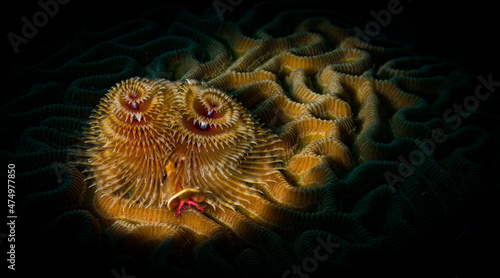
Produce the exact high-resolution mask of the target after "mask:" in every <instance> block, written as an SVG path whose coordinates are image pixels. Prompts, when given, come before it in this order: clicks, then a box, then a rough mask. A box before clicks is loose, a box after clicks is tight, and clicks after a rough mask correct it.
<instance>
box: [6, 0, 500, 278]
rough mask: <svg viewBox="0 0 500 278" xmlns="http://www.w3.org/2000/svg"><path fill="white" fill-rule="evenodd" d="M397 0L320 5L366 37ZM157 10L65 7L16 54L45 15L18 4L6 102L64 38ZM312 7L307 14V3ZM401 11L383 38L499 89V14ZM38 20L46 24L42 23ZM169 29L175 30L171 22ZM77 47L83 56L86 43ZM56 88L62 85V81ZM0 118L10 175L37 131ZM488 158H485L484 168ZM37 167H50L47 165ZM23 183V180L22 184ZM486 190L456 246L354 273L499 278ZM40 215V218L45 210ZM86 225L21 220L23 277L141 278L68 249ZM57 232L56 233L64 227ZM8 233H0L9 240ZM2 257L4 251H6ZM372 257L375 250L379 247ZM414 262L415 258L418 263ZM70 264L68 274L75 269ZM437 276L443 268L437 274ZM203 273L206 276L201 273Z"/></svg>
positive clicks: (91, 253) (88, 252) (440, 244)
mask: <svg viewBox="0 0 500 278" xmlns="http://www.w3.org/2000/svg"><path fill="white" fill-rule="evenodd" d="M222 2H225V1H222ZM234 2H239V3H238V4H237V5H234V7H232V8H233V10H227V11H224V12H223V15H224V21H237V20H238V19H239V18H240V17H241V16H243V15H244V14H245V13H246V12H247V11H248V10H249V9H250V8H251V7H252V6H253V5H254V3H255V2H256V1H247V0H242V1H234ZM389 2H391V1H372V2H370V3H369V4H366V3H363V2H361V1H350V2H349V3H342V4H338V3H335V2H334V1H325V2H323V3H317V4H316V7H317V6H321V7H324V9H334V10H335V11H338V12H341V13H343V14H345V15H346V16H347V17H349V18H350V19H351V20H352V22H354V24H355V26H358V27H359V28H360V29H361V30H364V29H365V27H366V24H367V23H369V22H372V21H374V20H376V19H375V18H374V15H373V14H374V13H375V14H378V15H380V14H381V12H380V11H381V10H386V9H388V6H387V5H388V3H389ZM165 3H166V2H165V1H162V2H161V3H160V4H165ZM182 4H183V5H185V6H186V7H188V8H189V9H190V10H191V11H192V12H193V13H194V14H197V15H199V16H203V15H206V14H216V13H217V11H215V10H214V2H207V3H205V4H199V3H198V2H197V1H184V2H182ZM158 5H159V3H153V2H147V3H142V2H138V1H121V2H119V3H117V4H114V5H110V4H104V3H103V1H100V2H98V1H86V2H83V1H78V2H77V1H69V2H68V3H67V4H58V9H59V10H58V11H57V12H54V16H53V17H47V20H46V23H45V24H40V25H41V26H40V27H38V28H36V29H37V30H36V31H33V30H32V31H33V32H31V34H32V38H25V40H26V41H25V42H26V43H24V42H23V43H21V44H19V45H18V46H13V43H12V42H11V41H9V37H8V35H7V34H9V33H10V32H12V33H15V34H17V35H22V28H23V25H24V24H25V22H24V21H23V20H22V18H23V17H26V18H28V19H30V18H31V19H33V15H35V14H36V13H37V12H39V11H40V10H42V8H41V6H40V5H39V4H37V3H36V2H31V3H14V4H13V6H11V7H9V9H5V10H4V12H3V13H4V15H5V16H4V17H3V24H2V31H3V33H2V34H4V39H3V40H2V46H4V47H3V49H4V50H3V54H2V55H3V56H2V57H3V59H4V60H3V61H4V62H3V64H4V70H5V71H7V72H6V73H4V74H3V76H4V77H5V76H10V77H8V78H14V79H16V78H17V77H18V76H23V77H26V78H27V79H28V80H22V79H19V80H17V79H16V80H17V81H16V82H10V81H7V82H4V83H3V84H7V87H6V88H4V89H3V90H4V91H3V92H2V96H3V97H4V103H7V102H8V101H10V100H13V99H16V98H18V97H19V96H20V95H24V94H26V93H28V92H30V90H31V87H32V86H33V85H34V84H36V82H35V81H33V80H34V79H31V78H32V76H30V75H18V74H19V73H20V72H23V70H24V67H25V66H29V65H33V64H36V63H38V62H39V61H41V60H43V59H44V58H46V57H45V56H44V55H45V54H44V53H50V51H46V52H44V51H39V50H40V49H43V47H44V46H45V45H47V44H51V43H53V42H54V41H57V40H59V39H64V40H69V41H71V40H72V39H73V37H74V35H75V34H76V33H77V30H78V29H80V28H81V27H82V26H83V25H84V23H85V22H87V21H88V20H89V19H93V18H96V17H98V16H100V15H102V14H105V15H109V16H110V18H113V19H112V20H110V21H109V22H110V26H112V25H113V23H114V24H116V25H118V24H120V23H122V22H126V21H128V20H130V19H133V18H135V17H137V15H139V14H141V13H143V12H146V11H150V10H154V9H155V8H156V7H157V6H158ZM287 5H290V4H289V2H284V4H283V6H284V7H286V6H287ZM305 6H306V7H307V5H305ZM398 7H399V8H401V9H402V11H401V12H400V13H398V14H397V15H392V18H391V21H390V23H389V24H388V25H387V26H386V27H383V28H381V29H380V32H381V33H382V34H384V35H386V36H387V37H388V38H391V39H393V40H395V41H397V42H398V43H399V44H401V45H403V46H406V47H410V48H412V50H413V52H414V53H416V54H418V55H419V56H437V57H440V58H442V59H445V60H448V61H451V62H453V63H456V64H459V65H461V66H463V67H464V68H466V69H467V70H468V71H470V72H471V74H472V75H475V76H482V77H483V78H486V79H488V77H490V79H492V80H494V81H496V80H499V81H500V74H497V73H498V72H499V71H498V69H497V65H498V63H497V62H498V60H499V59H498V58H499V54H498V51H497V49H498V47H497V46H498V42H497V40H498V38H497V37H498V36H497V33H498V26H499V24H498V23H496V22H495V9H496V7H491V6H489V5H488V4H485V3H482V2H469V3H467V4H464V3H463V2H460V3H459V2H452V3H450V4H447V5H446V4H443V5H439V6H437V3H436V2H429V3H423V2H422V1H416V0H413V1H400V2H399V5H398ZM273 15H274V14H272V13H271V14H266V13H265V12H263V14H262V18H263V21H264V20H266V19H272V18H273ZM40 20H44V19H43V18H40ZM268 21H270V20H268ZM166 22H168V20H167V21H166ZM16 47H17V48H18V51H17V53H15V52H16V50H15V48H16ZM76 47H77V48H78V45H77V46H76ZM81 47H82V48H85V47H87V46H83V45H82V46H81ZM50 81H51V82H58V80H50ZM478 82H479V81H478ZM478 84H479V83H475V84H472V85H471V87H470V88H476V86H477V85H478ZM499 90H500V89H499ZM493 93H494V92H493ZM497 93H498V92H497ZM62 95H63V94H62V93H60V94H58V93H55V95H54V96H53V99H44V98H41V99H36V98H35V100H34V101H31V100H30V101H28V102H27V103H26V106H27V107H29V108H27V109H26V111H28V110H33V109H36V108H37V107H41V106H43V105H46V104H49V103H53V102H57V99H58V98H59V99H60V101H61V102H62ZM458 99H460V98H458ZM497 103H498V97H492V98H491V99H489V100H487V101H485V103H481V107H483V108H484V110H485V111H486V112H485V114H484V115H483V116H481V117H484V119H485V120H484V122H483V124H480V127H481V128H484V129H485V130H488V131H489V132H491V133H492V134H493V135H492V136H496V138H498V130H497V129H496V127H497V126H498V123H497V122H496V119H498V118H497V117H494V116H492V115H494V114H498V113H497V111H498V109H497V106H496V104H497ZM82 113H84V112H82ZM0 115H2V121H4V122H3V123H2V125H0V126H1V127H2V134H3V135H4V138H6V140H7V143H4V144H3V147H2V156H1V158H2V162H3V165H4V166H3V167H7V166H5V165H7V164H8V163H11V161H9V160H10V159H12V156H10V155H5V154H6V153H8V154H16V155H18V153H17V152H18V149H19V146H18V143H19V141H20V139H21V137H22V136H25V135H23V131H24V130H25V129H27V128H28V127H29V124H25V123H23V122H15V121H13V120H12V118H9V117H8V116H7V115H5V114H0ZM33 122H39V120H37V119H35V120H33ZM465 138H467V137H465ZM470 138H471V140H474V138H475V137H474V136H471V137H470ZM491 138H493V137H491ZM491 138H490V140H492V142H493V141H494V139H491ZM54 144H57V143H54ZM482 150H483V153H477V154H474V157H475V158H476V160H475V161H478V163H481V162H482V161H486V162H487V163H489V164H488V165H485V166H484V167H483V168H482V170H481V171H482V174H483V175H484V177H488V178H490V177H494V176H495V175H494V174H491V171H494V170H495V169H496V167H495V164H497V163H498V161H499V159H498V158H494V157H493V158H492V157H488V156H497V157H498V154H499V149H498V146H497V144H492V146H491V147H490V148H489V149H487V150H489V151H484V148H483V149H482ZM14 156H15V155H14ZM483 157H487V158H486V159H484V160H483V159H482V158H483ZM4 160H5V161H4ZM22 161H28V162H23V163H29V162H30V159H27V160H22ZM31 162H32V163H33V165H35V166H33V165H29V166H26V165H16V166H17V168H18V170H19V171H20V172H23V167H26V168H29V169H30V170H32V169H37V168H39V167H38V165H36V164H37V163H39V162H38V161H37V158H32V159H31ZM492 164H493V165H492ZM39 166H40V167H42V166H43V165H39ZM21 181H23V180H22V179H21ZM30 182H32V183H36V182H38V181H37V180H36V179H35V180H30ZM470 182H474V181H470ZM483 182H484V183H486V184H487V185H488V186H487V190H485V191H482V192H479V193H477V197H475V199H474V200H472V201H471V202H469V203H467V206H465V207H466V208H467V210H466V211H464V212H463V215H464V219H466V223H465V224H464V226H463V227H462V228H463V230H462V232H461V233H460V234H459V236H458V237H456V235H455V234H453V236H454V237H453V238H447V237H446V231H443V234H445V235H444V236H443V235H439V236H436V238H431V239H429V240H430V242H431V244H429V245H426V246H424V247H422V246H413V248H414V249H411V250H408V252H407V256H405V257H403V258H397V257H395V256H394V255H393V254H390V251H387V250H384V249H383V248H382V247H381V249H382V251H381V252H380V253H377V252H375V251H373V250H371V251H370V252H373V254H368V255H367V254H362V255H363V256H360V257H361V258H362V260H366V258H367V257H369V256H373V257H374V260H373V261H368V262H365V261H356V258H351V259H353V260H354V261H355V263H353V264H352V265H355V267H354V268H356V267H361V268H365V269H362V271H361V273H363V274H370V270H369V269H370V268H374V269H377V270H378V271H380V270H381V269H384V268H385V267H386V268H387V269H390V270H391V271H388V273H389V272H390V273H394V272H396V273H401V277H412V275H413V274H415V273H418V274H419V275H423V274H428V275H425V276H427V277H459V278H460V277H472V276H468V275H471V274H478V276H477V277H483V276H481V275H479V274H483V273H488V271H489V270H493V271H494V272H493V273H496V272H497V271H496V272H495V269H494V268H493V264H494V263H495V262H496V260H495V255H490V252H496V251H497V250H498V249H497V248H498V236H497V231H498V229H496V228H492V227H491V226H492V225H494V224H495V222H496V221H495V219H496V218H498V217H496V213H497V212H498V205H497V203H498V202H497V197H498V193H499V191H498V187H499V183H498V179H497V180H496V181H483ZM42 183H43V182H42ZM19 187H22V185H21V184H19ZM18 192H20V193H18V194H17V195H16V202H18V201H19V203H21V202H22V200H23V198H24V197H25V196H29V195H30V194H31V193H33V192H31V191H29V190H28V191H23V190H22V189H21V190H19V191H18ZM33 209H34V210H36V209H37V208H33ZM43 209H44V208H43V206H41V207H40V210H42V211H43ZM72 209H75V210H79V209H81V208H80V207H79V206H76V207H75V208H68V209H67V210H68V211H72ZM25 213H26V214H30V213H31V212H30V211H28V212H25ZM48 213H50V212H48ZM36 214H41V215H43V212H42V213H40V211H38V212H36ZM495 217H496V218H495ZM87 219H88V218H85V217H83V216H82V218H81V221H82V222H77V223H78V224H75V223H73V222H71V221H68V223H69V224H68V226H65V225H66V224H65V222H61V223H62V224H60V225H61V227H62V226H64V227H65V228H64V229H62V231H63V232H61V231H60V234H58V233H56V234H55V235H51V234H47V233H41V234H42V235H43V237H42V236H39V234H36V233H33V232H31V231H29V230H26V231H24V230H21V229H22V227H23V223H21V222H22V221H23V219H22V218H21V217H20V218H18V219H17V220H16V221H18V222H17V223H20V224H19V226H17V227H19V228H17V230H16V234H17V235H16V246H17V247H16V252H17V254H16V269H17V270H16V272H15V273H16V274H20V273H24V272H26V273H27V272H29V271H32V270H34V271H35V272H36V273H40V274H42V273H55V272H57V273H62V274H65V275H68V276H69V275H73V274H78V273H85V274H87V272H88V273H89V274H90V273H92V274H93V273H95V272H97V273H99V275H100V276H99V277H119V276H120V275H122V274H124V273H127V274H129V275H133V276H135V277H143V276H142V275H141V273H142V271H143V267H144V266H143V265H142V264H141V258H143V257H146V256H148V255H149V254H133V255H134V256H131V257H132V259H130V257H126V256H125V253H126V252H124V256H123V257H120V256H116V254H117V253H120V252H119V251H117V250H116V248H117V249H119V248H120V247H116V246H113V244H112V243H111V242H108V241H106V240H102V241H100V242H98V244H97V246H91V247H85V246H83V247H81V250H84V251H82V253H80V252H78V251H77V252H73V251H69V250H66V246H71V245H72V242H71V239H70V240H69V242H68V241H66V239H65V238H64V232H65V231H68V232H70V233H72V234H78V232H79V229H80V227H81V226H80V225H87V224H88V223H86V222H85V221H87ZM30 221H36V219H35V220H32V219H30ZM40 222H41V223H40V226H44V225H45V224H47V223H45V222H44V220H40ZM82 223H83V224H82ZM88 225H90V224H88ZM27 226H31V225H27ZM55 230H56V231H57V230H58V229H55ZM3 231H4V230H3V229H2V233H3ZM6 233H8V232H6ZM81 236H85V235H81ZM70 238H73V237H70ZM59 239H63V240H59ZM443 239H445V241H442V240H443ZM1 245H2V247H3V249H2V252H3V254H4V255H3V256H2V258H4V257H6V256H7V255H5V252H8V251H9V246H8V245H7V240H6V239H3V238H2V243H1ZM429 246H432V248H429ZM4 250H6V251H5V252H4ZM374 250H377V248H375V249H374ZM67 251H68V252H67ZM66 252H67V253H66ZM187 252H189V251H187ZM111 254H112V255H111ZM127 255H130V254H127ZM184 255H185V254H184ZM188 255H189V254H188ZM377 256H381V257H383V258H390V259H393V260H394V261H380V260H378V259H377ZM188 257H189V256H188ZM420 258H425V259H423V260H422V263H420V262H419V261H418V260H419V259H420ZM230 259H231V258H228V260H230ZM102 260H108V261H107V262H106V263H105V264H104V267H103V266H102V265H103V264H101V263H102ZM407 260H410V262H408V261H407ZM412 260H413V261H412ZM4 261H5V260H4ZM174 263H175V262H174ZM349 263H352V262H349ZM384 264H386V265H384ZM400 265H404V266H410V267H414V268H415V269H408V268H407V269H401V270H398V271H394V270H395V269H398V267H399V266H400ZM68 266H69V267H70V268H68ZM417 266H421V268H418V269H416V268H417ZM350 267H351V266H350ZM4 268H7V265H5V267H4ZM124 268H125V270H124ZM433 269H439V270H438V271H437V272H433ZM12 273H13V272H12V271H10V272H9V273H8V274H9V275H12ZM197 273H200V272H199V269H197ZM201 273H203V271H201ZM346 273H349V271H346ZM321 274H323V273H321ZM328 274H329V275H330V274H331V277H344V276H342V275H343V274H340V273H339V276H336V274H335V273H328ZM383 274H384V273H382V275H383ZM441 274H442V275H441ZM313 275H316V277H323V276H320V272H315V273H314V274H313ZM345 275H347V274H345ZM434 275H441V276H434ZM443 275H448V276H443ZM203 276H204V277H210V274H209V273H207V274H206V276H205V275H203ZM7 277H11V276H7ZM96 277H97V276H96ZM165 277H166V276H165ZM278 277H279V276H278ZM289 277H295V276H289ZM312 277H314V276H312ZM418 277H422V276H418Z"/></svg>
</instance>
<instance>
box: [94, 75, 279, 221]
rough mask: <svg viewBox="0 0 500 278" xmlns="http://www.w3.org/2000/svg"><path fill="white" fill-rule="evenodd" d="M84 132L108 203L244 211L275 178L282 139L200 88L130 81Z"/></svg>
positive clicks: (113, 93) (114, 91) (233, 105)
mask: <svg viewBox="0 0 500 278" xmlns="http://www.w3.org/2000/svg"><path fill="white" fill-rule="evenodd" d="M91 118H92V120H91V121H90V123H89V128H88V129H87V130H86V137H85V138H86V143H88V144H89V145H90V146H91V147H90V148H89V149H88V150H89V156H90V158H89V160H88V161H89V162H88V163H89V165H90V171H91V172H93V175H90V177H92V178H93V179H94V180H95V181H94V183H95V185H96V186H97V190H98V191H103V193H101V194H104V195H108V194H113V195H114V196H115V197H118V198H121V199H126V200H127V203H129V204H131V203H138V204H141V205H145V206H155V207H158V208H162V207H164V206H165V207H166V208H168V209H170V210H172V209H174V208H176V207H177V214H176V215H179V214H180V212H181V209H183V208H184V209H185V207H184V206H185V205H188V206H189V207H191V205H193V206H195V207H196V208H198V209H199V210H202V211H203V208H202V207H201V206H200V205H199V204H198V203H199V202H203V201H205V202H206V203H208V204H210V205H212V206H213V207H214V208H215V207H216V206H218V207H229V208H234V207H235V206H237V205H244V204H245V202H249V201H248V200H247V199H248V196H256V195H259V194H261V193H260V190H259V187H262V186H263V185H264V184H265V183H266V179H267V177H268V176H269V175H270V174H272V173H274V172H275V171H276V170H277V169H278V167H279V165H280V164H279V163H280V162H281V161H280V158H279V157H278V156H277V155H276V154H275V153H276V151H277V150H278V149H279V147H278V144H279V139H278V137H276V136H274V135H270V134H269V133H267V132H265V131H264V130H263V129H262V128H261V127H260V126H259V125H257V124H256V121H255V119H253V118H252V117H251V116H250V113H249V112H248V111H247V110H246V109H245V108H243V106H241V104H239V103H238V102H236V101H235V100H234V99H233V98H232V97H230V96H228V95H226V94H225V93H223V92H221V91H219V90H217V89H214V88H212V87H209V86H208V85H206V84H204V83H200V82H195V81H190V80H187V81H182V82H175V83H172V82H167V81H163V80H149V79H140V78H132V79H129V80H126V81H123V82H121V83H120V84H118V85H117V86H115V87H114V88H112V89H111V90H110V91H109V93H108V94H107V95H106V96H105V97H104V98H103V100H102V101H101V103H100V104H99V106H98V108H97V109H96V111H95V112H94V113H93V115H92V116H91Z"/></svg>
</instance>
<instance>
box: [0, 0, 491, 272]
mask: <svg viewBox="0 0 500 278" xmlns="http://www.w3.org/2000/svg"><path fill="white" fill-rule="evenodd" d="M263 11H266V14H273V12H270V11H274V12H275V13H274V14H273V16H272V17H269V16H267V17H266V16H262V14H263ZM353 26H354V25H353V24H352V23H351V22H350V20H349V19H348V18H347V17H344V16H342V15H340V14H337V13H335V12H333V11H331V10H325V9H295V8H293V7H290V9H289V10H286V11H285V9H284V8H283V7H281V6H279V5H277V4H272V3H263V4H259V5H256V6H255V7H253V8H252V9H250V10H248V11H246V12H245V14H244V16H242V17H241V18H240V19H239V20H238V21H235V22H224V21H221V20H219V19H218V18H217V17H216V18H215V19H214V18H209V17H208V16H207V17H204V16H200V15H195V14H193V13H191V12H190V11H189V10H188V9H187V8H185V7H183V6H161V7H158V8H156V9H154V10H152V11H149V12H146V13H143V14H141V15H140V16H138V17H137V18H134V19H129V20H125V21H120V22H116V21H113V20H112V19H110V18H108V17H102V18H95V19H93V20H90V21H89V22H88V23H86V24H85V25H84V26H83V28H82V29H81V30H79V31H78V33H77V34H76V35H75V37H74V39H73V40H72V41H67V40H61V41H57V42H54V43H53V44H51V45H47V46H44V47H40V48H36V49H35V50H32V51H31V52H28V53H26V56H27V57H28V58H27V59H26V60H27V61H36V62H32V63H31V64H23V65H22V66H20V67H19V71H18V72H16V74H15V75H13V76H11V77H9V78H6V79H4V80H3V81H2V82H3V84H4V85H7V86H11V87H14V85H15V84H21V86H18V87H17V88H18V89H17V90H18V91H19V92H21V94H20V95H18V96H8V98H9V99H8V100H7V101H5V102H4V105H3V106H2V109H1V111H2V113H3V114H2V119H3V121H2V128H1V129H0V130H1V132H2V135H3V137H5V138H7V140H9V142H11V144H7V145H6V144H4V146H3V148H4V149H3V150H1V154H2V157H3V158H5V160H7V161H8V163H14V164H15V165H16V169H17V177H16V184H17V189H16V190H17V196H16V198H17V200H18V201H16V203H17V205H16V209H17V211H18V213H19V221H21V219H22V222H23V224H22V225H21V226H20V228H19V233H20V237H21V236H22V237H21V238H22V240H23V241H22V242H21V243H19V245H25V246H29V248H27V249H26V250H28V249H29V250H30V251H29V252H28V251H24V252H25V254H27V253H29V255H25V256H26V257H20V259H19V260H20V261H21V260H24V261H40V262H43V263H41V265H44V264H46V263H50V262H51V260H52V259H54V258H57V260H59V261H60V262H61V264H62V262H64V264H67V265H69V266H71V267H73V269H79V270H81V271H87V270H88V271H89V272H91V271H97V272H99V273H101V274H102V273H104V275H108V276H109V277H111V275H115V276H116V274H120V273H121V274H124V273H127V274H130V275H134V276H137V277H143V276H148V275H160V274H161V275H166V274H169V275H183V276H187V277H206V275H207V273H212V274H217V275H219V276H221V275H222V276H221V277H258V276H262V277H300V275H306V274H307V275H309V274H310V275H316V276H317V277H323V276H322V275H323V274H324V275H332V276H333V277H337V276H336V275H338V277H345V276H343V275H362V274H363V275H368V274H373V273H385V274H387V275H389V274H391V273H392V272H396V271H395V269H398V271H399V267H401V268H405V271H408V273H409V274H408V275H410V274H412V273H413V274H415V273H420V272H421V273H428V272H429V269H433V268H434V270H433V271H435V272H436V273H435V274H442V275H448V277H452V275H456V274H457V266H456V265H455V264H446V263H442V262H436V261H435V260H436V259H438V258H441V257H442V256H451V258H452V259H454V258H456V257H453V256H454V252H455V251H456V250H457V244H459V243H460V242H461V240H463V238H464V237H467V236H468V235H469V234H470V229H471V228H470V227H471V225H472V224H471V216H470V215H474V213H475V211H474V209H473V207H474V206H475V205H476V204H478V203H480V202H481V201H478V200H480V197H484V196H485V195H487V194H490V193H497V192H498V183H495V184H489V183H488V182H487V179H488V178H489V177H490V175H491V173H492V172H493V171H492V170H493V166H491V165H494V164H495V162H497V161H498V148H490V146H491V143H492V142H494V139H495V138H497V137H498V134H499V133H498V130H497V129H496V127H495V125H491V124H488V123H492V122H494V121H495V119H496V120H498V118H496V117H494V116H492V115H491V114H490V111H491V108H492V107H493V106H488V105H486V104H485V105H483V104H481V106H479V107H477V108H476V109H475V110H474V111H469V112H470V113H468V116H467V117H464V116H463V115H464V114H454V115H455V117H460V116H462V117H461V118H460V119H461V122H460V124H459V125H458V126H457V124H456V122H455V121H451V120H449V119H450V117H448V118H447V117H444V116H443V115H444V114H446V111H447V110H448V109H450V108H452V107H453V105H454V104H455V103H457V102H460V103H461V102H463V100H464V99H465V98H466V97H467V96H469V95H470V94H471V92H474V88H475V86H476V85H477V84H478V81H477V76H474V75H473V74H471V73H469V72H467V71H466V70H464V69H462V68H461V67H459V66H457V65H454V64H451V63H449V62H447V61H445V60H443V59H440V58H434V57H420V56H418V55H416V54H415V53H413V52H412V51H410V50H409V49H406V48H403V47H401V46H399V45H398V44H396V43H394V42H392V41H390V40H389V39H386V38H384V37H383V36H380V37H378V38H376V39H373V40H372V41H370V42H366V41H364V40H363V39H362V38H360V37H358V36H356V32H355V30H354V28H353ZM484 78H486V77H483V79H484ZM26 80H29V82H28V83H26ZM23 82H24V83H23ZM493 98H494V97H492V99H493ZM448 116H450V115H448ZM454 119H456V118H454ZM10 146H14V147H10ZM488 150H491V151H490V152H491V156H489V157H487V158H483V157H481V156H480V153H482V152H488ZM485 192H486V193H485ZM490 198H493V197H490ZM35 235H36V236H35ZM23 250H24V249H23ZM431 250H432V251H431ZM46 254H50V256H46ZM459 254H462V253H459ZM44 258H47V259H44ZM20 264H21V262H20ZM40 267H42V266H40ZM45 269H46V268H44V271H45ZM52 270H53V269H51V271H52ZM300 271H301V273H302V274H300V275H299V272H300ZM294 275H297V276H294ZM408 275H406V276H408ZM403 276H405V275H403ZM443 277H444V276H443ZM459 277H460V276H459Z"/></svg>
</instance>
